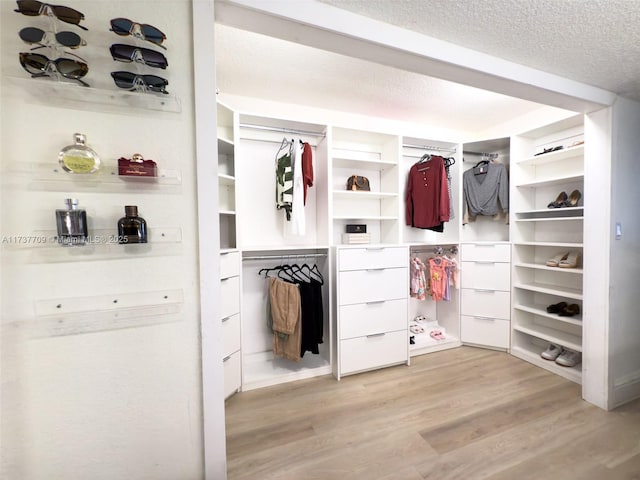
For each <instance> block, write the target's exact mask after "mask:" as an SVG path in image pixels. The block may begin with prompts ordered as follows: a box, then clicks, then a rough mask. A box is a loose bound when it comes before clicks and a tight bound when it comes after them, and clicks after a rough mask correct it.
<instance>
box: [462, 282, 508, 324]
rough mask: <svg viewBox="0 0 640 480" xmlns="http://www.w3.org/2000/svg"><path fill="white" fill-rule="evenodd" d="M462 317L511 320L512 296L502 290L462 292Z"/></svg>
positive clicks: (465, 289) (464, 289)
mask: <svg viewBox="0 0 640 480" xmlns="http://www.w3.org/2000/svg"><path fill="white" fill-rule="evenodd" d="M460 304H461V307H460V313H461V314H462V315H469V316H472V317H473V316H476V315H477V316H479V317H492V318H504V319H509V318H511V315H510V314H509V312H510V308H511V305H510V304H511V295H510V294H509V292H502V291H500V290H480V289H476V290H471V289H468V288H463V289H462V290H461V301H460Z"/></svg>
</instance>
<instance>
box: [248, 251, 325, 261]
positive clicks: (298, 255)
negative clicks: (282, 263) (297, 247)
mask: <svg viewBox="0 0 640 480" xmlns="http://www.w3.org/2000/svg"><path fill="white" fill-rule="evenodd" d="M326 256H327V254H326V253H294V254H291V255H256V256H249V257H242V260H273V259H280V260H287V259H291V258H294V259H296V258H320V257H326Z"/></svg>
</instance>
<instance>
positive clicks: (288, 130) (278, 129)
mask: <svg viewBox="0 0 640 480" xmlns="http://www.w3.org/2000/svg"><path fill="white" fill-rule="evenodd" d="M240 127H241V128H250V129H252V130H265V131H269V132H280V133H294V134H296V135H309V136H312V137H325V136H326V134H325V133H324V132H323V133H318V132H309V131H307V130H295V129H293V128H281V127H267V126H264V125H251V124H248V123H241V124H240Z"/></svg>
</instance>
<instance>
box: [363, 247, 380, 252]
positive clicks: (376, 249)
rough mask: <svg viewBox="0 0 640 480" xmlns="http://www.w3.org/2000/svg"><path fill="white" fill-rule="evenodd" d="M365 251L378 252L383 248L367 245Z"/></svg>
mask: <svg viewBox="0 0 640 480" xmlns="http://www.w3.org/2000/svg"><path fill="white" fill-rule="evenodd" d="M365 250H366V251H367V252H379V251H380V250H384V247H368V248H365Z"/></svg>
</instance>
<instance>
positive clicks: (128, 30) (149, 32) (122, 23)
mask: <svg viewBox="0 0 640 480" xmlns="http://www.w3.org/2000/svg"><path fill="white" fill-rule="evenodd" d="M111 31H112V32H114V33H116V34H118V35H122V36H127V35H131V36H133V37H135V38H139V39H141V40H146V41H148V42H151V43H154V44H156V45H158V46H159V47H162V48H164V49H165V50H166V49H167V47H165V46H164V45H162V42H164V41H165V40H166V39H167V36H166V35H165V34H164V33H162V32H161V31H160V30H158V29H157V28H156V27H154V26H153V25H147V24H146V23H136V22H132V21H131V20H129V19H128V18H114V19H112V20H111Z"/></svg>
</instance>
